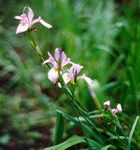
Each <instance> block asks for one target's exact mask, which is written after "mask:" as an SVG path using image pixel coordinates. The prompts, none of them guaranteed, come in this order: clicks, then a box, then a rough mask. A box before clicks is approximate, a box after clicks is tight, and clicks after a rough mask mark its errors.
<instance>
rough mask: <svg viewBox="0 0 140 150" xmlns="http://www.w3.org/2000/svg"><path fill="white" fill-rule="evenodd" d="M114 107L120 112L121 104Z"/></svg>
mask: <svg viewBox="0 0 140 150" xmlns="http://www.w3.org/2000/svg"><path fill="white" fill-rule="evenodd" d="M116 109H117V112H121V111H122V106H121V104H118V105H117V107H116Z"/></svg>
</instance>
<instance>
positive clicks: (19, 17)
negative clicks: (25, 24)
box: [14, 16, 22, 20]
mask: <svg viewBox="0 0 140 150" xmlns="http://www.w3.org/2000/svg"><path fill="white" fill-rule="evenodd" d="M14 18H15V19H17V20H21V19H22V17H21V16H15V17H14Z"/></svg>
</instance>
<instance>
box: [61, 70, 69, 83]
mask: <svg viewBox="0 0 140 150" xmlns="http://www.w3.org/2000/svg"><path fill="white" fill-rule="evenodd" d="M62 78H63V80H64V83H65V84H68V83H69V82H70V81H71V78H70V77H69V75H68V73H64V74H63V75H62Z"/></svg>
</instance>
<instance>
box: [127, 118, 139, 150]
mask: <svg viewBox="0 0 140 150" xmlns="http://www.w3.org/2000/svg"><path fill="white" fill-rule="evenodd" d="M138 119H139V116H137V117H136V119H135V121H134V123H133V126H132V128H131V131H130V134H129V138H128V150H130V149H131V140H132V136H133V134H134V131H135V128H136V125H137V122H138Z"/></svg>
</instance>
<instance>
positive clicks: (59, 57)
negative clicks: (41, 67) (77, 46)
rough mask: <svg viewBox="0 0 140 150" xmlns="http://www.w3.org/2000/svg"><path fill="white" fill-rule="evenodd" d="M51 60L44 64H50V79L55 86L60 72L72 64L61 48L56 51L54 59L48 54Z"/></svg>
mask: <svg viewBox="0 0 140 150" xmlns="http://www.w3.org/2000/svg"><path fill="white" fill-rule="evenodd" d="M48 55H49V58H48V59H47V60H45V61H44V62H43V64H46V63H50V64H52V65H53V66H52V68H51V69H50V70H49V72H48V79H49V80H50V81H51V82H53V83H54V84H55V83H56V82H57V81H58V77H59V72H60V71H63V69H64V67H65V66H66V65H67V64H69V63H70V59H69V58H67V56H66V54H65V53H64V52H63V51H62V50H60V49H59V48H56V49H55V54H54V57H53V56H52V55H51V54H50V53H49V52H48Z"/></svg>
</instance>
